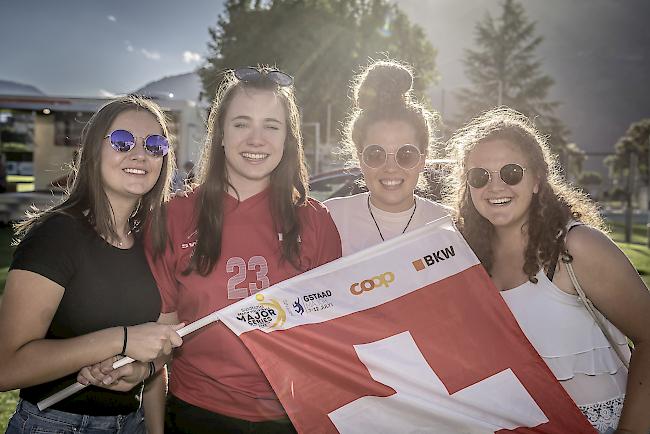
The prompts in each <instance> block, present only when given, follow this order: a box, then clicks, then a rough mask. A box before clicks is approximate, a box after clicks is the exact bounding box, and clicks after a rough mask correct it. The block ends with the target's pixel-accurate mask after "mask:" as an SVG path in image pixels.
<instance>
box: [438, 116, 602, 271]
mask: <svg viewBox="0 0 650 434" xmlns="http://www.w3.org/2000/svg"><path fill="white" fill-rule="evenodd" d="M499 139H500V140H505V141H508V142H509V143H512V144H513V145H515V146H517V147H518V148H519V150H520V151H521V152H522V154H523V155H524V156H525V157H526V159H527V170H529V171H530V173H531V175H532V176H535V177H536V179H538V182H539V192H538V193H537V194H534V195H533V199H532V202H531V204H530V208H529V213H528V222H527V223H525V225H524V227H523V228H522V230H524V231H525V232H526V234H527V236H528V241H527V245H526V249H525V253H524V256H525V258H524V259H525V260H524V266H523V271H524V273H525V274H526V275H527V276H528V279H529V280H530V281H531V282H533V283H536V279H535V275H536V274H537V273H538V272H539V270H540V267H544V268H547V267H548V266H549V265H550V264H551V262H553V261H555V260H556V259H557V258H558V255H559V254H560V252H561V250H562V249H563V245H562V243H561V242H558V240H563V239H564V237H565V235H566V231H567V223H568V222H569V220H570V219H580V221H581V222H583V223H585V224H588V225H590V226H592V227H595V228H597V229H600V230H602V229H603V227H604V225H603V220H602V218H601V217H600V215H599V213H598V210H597V208H596V206H595V205H594V203H593V202H592V201H590V200H589V199H588V198H587V196H585V194H584V193H582V192H581V191H579V190H576V189H575V188H573V187H571V186H570V185H568V183H567V182H566V180H565V179H564V178H563V177H562V175H561V171H560V166H559V163H558V161H557V159H556V158H555V156H554V155H553V154H551V152H550V149H549V147H548V144H547V143H546V140H545V138H544V137H543V136H542V135H541V134H540V132H539V131H538V130H537V129H536V128H535V126H534V125H533V123H532V122H531V121H530V120H529V119H528V118H527V117H526V116H524V115H523V114H521V113H519V112H517V111H515V110H512V109H510V108H507V107H500V108H496V109H493V110H490V111H487V112H485V113H483V114H482V115H481V116H479V117H477V118H475V119H474V120H472V121H471V122H470V123H469V124H468V125H466V126H465V127H463V128H461V129H460V130H458V131H457V132H456V133H455V134H454V135H453V137H452V138H451V139H450V140H449V142H448V144H447V150H448V153H449V156H450V157H452V158H453V159H454V160H455V162H456V166H455V168H454V171H453V172H452V173H451V174H450V175H449V176H448V177H447V178H446V179H445V182H444V183H443V188H444V193H445V194H444V196H445V200H446V202H447V204H448V205H450V206H451V207H452V208H453V209H454V210H455V212H456V220H457V224H458V228H459V230H460V231H461V233H462V234H463V236H464V237H465V239H466V240H467V242H468V243H469V245H470V247H471V248H472V250H474V252H475V253H476V256H478V258H479V260H480V261H481V263H482V264H483V265H484V266H485V268H486V269H487V270H488V271H490V269H491V267H492V261H493V252H492V242H493V239H494V227H493V226H492V224H491V223H490V222H489V221H488V220H487V219H486V218H484V217H483V216H481V215H480V214H479V212H478V211H477V210H476V208H475V206H474V203H473V202H472V198H471V195H470V192H469V187H468V186H467V182H466V178H465V174H466V172H467V160H468V158H469V153H470V152H471V151H472V150H473V149H474V147H475V146H476V145H478V144H479V143H485V142H489V141H493V140H499ZM527 173H528V172H527Z"/></svg>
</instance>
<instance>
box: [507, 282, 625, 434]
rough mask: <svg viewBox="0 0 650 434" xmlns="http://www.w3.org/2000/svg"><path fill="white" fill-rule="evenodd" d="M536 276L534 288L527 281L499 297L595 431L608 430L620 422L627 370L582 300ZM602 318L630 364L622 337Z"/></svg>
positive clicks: (532, 284)
mask: <svg viewBox="0 0 650 434" xmlns="http://www.w3.org/2000/svg"><path fill="white" fill-rule="evenodd" d="M536 277H537V280H538V283H537V284H534V283H532V282H526V283H524V284H522V285H520V286H518V287H516V288H513V289H509V290H505V291H501V296H502V297H503V299H504V300H505V302H506V303H507V304H508V307H510V310H511V311H512V313H513V314H514V316H515V318H516V319H517V322H518V323H519V326H520V327H521V329H522V330H523V332H524V334H525V335H526V337H527V338H528V340H529V341H530V343H531V344H532V345H533V346H534V347H535V349H536V350H537V352H538V353H539V355H540V356H542V358H543V359H544V361H545V362H546V364H547V365H548V367H549V368H550V369H551V371H552V372H553V374H554V375H555V378H557V379H558V380H559V381H560V384H562V386H564V389H565V390H566V391H567V392H568V394H569V396H571V398H572V399H573V401H574V402H575V403H576V404H577V405H578V407H580V409H581V410H582V411H583V413H584V414H585V416H587V418H588V419H589V420H590V422H591V423H592V425H594V427H596V428H597V429H598V430H599V431H600V432H607V429H611V428H612V427H614V428H615V427H616V425H617V424H618V418H619V417H620V413H621V408H622V406H623V398H624V397H625V384H626V381H627V369H626V368H625V366H624V365H623V363H622V362H621V361H620V360H619V358H618V356H617V355H616V352H615V351H614V350H613V349H612V348H611V346H610V344H609V342H608V341H607V338H606V337H605V335H604V334H603V332H602V331H601V330H600V328H599V327H598V324H596V322H595V321H594V319H593V318H592V317H591V315H590V314H589V312H588V311H587V309H586V308H585V307H584V305H583V304H582V302H581V301H580V299H579V298H578V297H577V296H575V295H571V294H567V293H566V292H564V291H562V290H561V289H560V288H558V287H557V286H556V285H555V284H553V282H551V281H550V280H549V279H548V277H546V275H545V274H544V273H543V271H540V272H539V273H537V276H536ZM601 317H602V315H601ZM602 318H603V320H604V321H603V322H604V324H605V325H606V327H607V328H608V329H609V331H610V333H611V335H612V336H613V338H614V341H615V342H616V343H617V345H618V346H619V348H620V349H621V351H622V353H623V355H624V356H625V357H626V358H627V360H629V358H630V349H629V347H628V345H627V339H626V337H625V335H623V333H621V332H620V331H619V330H618V329H617V328H616V327H615V326H614V325H613V324H612V323H610V322H609V321H608V320H607V319H606V318H604V317H602Z"/></svg>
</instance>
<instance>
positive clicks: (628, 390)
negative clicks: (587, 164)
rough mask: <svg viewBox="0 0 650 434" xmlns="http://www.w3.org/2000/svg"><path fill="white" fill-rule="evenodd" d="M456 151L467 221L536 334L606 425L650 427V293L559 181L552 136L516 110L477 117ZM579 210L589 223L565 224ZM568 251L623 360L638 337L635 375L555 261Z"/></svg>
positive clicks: (456, 192) (456, 184)
mask: <svg viewBox="0 0 650 434" xmlns="http://www.w3.org/2000/svg"><path fill="white" fill-rule="evenodd" d="M449 150H450V152H452V153H453V155H454V157H455V159H456V161H457V163H458V167H457V172H456V173H455V174H454V175H452V177H450V179H449V180H448V182H449V183H450V184H449V185H448V188H449V189H450V193H451V194H450V195H449V196H448V199H449V200H450V203H451V204H452V205H453V206H454V208H455V209H456V210H457V212H458V226H459V229H460V230H461V232H462V233H463V235H464V236H465V238H466V239H467V241H468V243H469V244H470V246H471V247H472V249H473V250H474V251H475V253H476V254H477V256H478V257H479V259H480V260H481V262H482V263H483V265H484V266H485V267H486V269H487V270H488V272H489V273H490V275H491V277H492V279H493V281H494V283H495V284H496V286H497V288H498V289H499V290H501V294H502V296H503V298H504V300H505V301H506V303H507V304H508V306H509V307H510V309H511V311H512V312H513V314H514V316H515V317H516V318H517V321H518V322H519V325H520V326H521V328H522V330H523V331H524V333H525V334H526V336H527V337H528V339H529V340H530V342H531V343H532V344H533V346H534V347H535V348H536V349H537V351H538V353H539V354H540V355H541V356H542V357H543V359H544V360H545V361H546V363H547V364H548V366H549V368H550V369H551V371H552V372H553V373H554V374H555V376H556V378H557V379H558V381H560V383H561V384H562V385H563V386H564V388H565V390H566V391H567V393H568V394H569V395H570V396H571V397H572V398H573V400H574V402H575V403H576V405H577V406H578V407H579V408H580V409H581V410H582V412H583V414H584V415H585V417H587V418H588V419H589V421H590V422H591V424H592V425H593V426H594V427H595V428H596V429H597V430H598V431H599V432H601V433H612V432H617V433H628V432H629V433H648V432H649V431H650V348H648V346H649V345H650V315H649V314H648V312H650V293H649V292H648V288H647V287H646V286H645V285H644V283H643V281H642V280H641V279H640V278H639V275H638V274H637V272H636V271H635V269H634V267H633V266H632V264H631V263H630V262H629V260H628V259H627V258H626V257H625V255H624V254H623V253H622V252H621V251H620V250H619V249H618V247H617V246H616V245H615V244H614V243H613V242H612V241H611V240H610V239H609V238H608V237H607V235H605V234H604V233H603V232H601V230H600V229H601V228H602V226H603V222H602V220H601V218H600V216H599V215H598V212H597V210H596V208H595V206H594V205H593V204H592V203H591V202H590V201H589V200H588V199H587V198H586V197H585V196H584V195H583V194H582V193H579V192H577V191H575V190H573V189H572V188H571V187H570V186H568V185H567V184H566V182H565V181H564V180H562V179H561V178H560V176H559V173H558V167H557V166H556V164H555V161H554V159H553V157H552V156H551V154H550V151H549V148H548V146H547V144H546V142H545V140H544V139H543V137H542V136H541V135H540V133H539V132H538V131H537V130H536V129H535V127H534V126H533V125H532V123H531V122H530V121H529V120H528V119H527V118H526V117H524V116H523V115H521V114H519V113H517V112H515V111H513V110H510V109H507V108H500V109H494V110H492V111H489V112H487V113H485V114H483V115H482V116H480V117H479V118H476V119H475V120H473V121H472V122H471V123H470V124H468V125H467V126H466V127H464V128H462V129H461V130H459V131H458V132H457V133H456V134H455V135H454V137H453V138H452V139H451V140H450V142H449ZM573 219H578V220H580V221H581V222H582V223H584V224H583V225H580V226H577V227H575V228H572V230H570V231H568V229H569V228H570V226H571V225H572V223H571V222H572V220H573ZM565 250H567V251H568V252H569V254H570V255H571V256H572V257H573V261H572V263H573V267H574V270H575V273H576V275H577V277H578V280H579V282H580V284H581V286H582V288H583V289H584V291H585V293H586V295H587V297H588V298H590V299H591V300H592V301H593V303H594V305H595V306H596V308H597V309H598V310H599V312H600V313H602V316H603V318H604V320H605V325H606V327H607V328H608V329H609V330H610V331H611V332H612V333H611V334H612V335H613V337H614V339H615V341H616V342H615V344H616V345H617V346H618V347H619V348H620V349H622V350H623V357H624V359H628V360H629V358H630V351H629V348H628V346H627V340H626V338H625V336H628V337H629V338H630V340H631V341H632V342H633V343H634V346H635V351H634V354H633V355H632V357H631V360H630V371H629V372H628V371H627V369H626V368H625V366H624V364H623V362H622V361H621V360H620V359H619V358H618V356H617V354H616V352H615V351H614V349H613V348H612V347H611V345H610V343H609V342H608V340H607V339H606V338H605V336H604V334H603V332H602V331H601V329H600V328H599V327H598V326H597V324H596V322H595V321H594V320H593V318H592V317H591V316H590V314H589V313H588V311H587V310H586V309H585V307H584V305H583V304H582V302H581V301H580V300H579V299H578V297H577V296H576V291H575V288H574V287H573V285H572V283H571V280H570V278H569V275H568V273H567V271H566V267H565V265H564V263H563V262H562V261H558V260H557V259H558V257H559V255H560V254H561V253H562V252H564V251H565ZM626 361H627V360H626Z"/></svg>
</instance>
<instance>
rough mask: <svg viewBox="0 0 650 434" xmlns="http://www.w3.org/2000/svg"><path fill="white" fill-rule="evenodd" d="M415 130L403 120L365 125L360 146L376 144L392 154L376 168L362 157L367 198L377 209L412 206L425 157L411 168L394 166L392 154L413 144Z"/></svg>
mask: <svg viewBox="0 0 650 434" xmlns="http://www.w3.org/2000/svg"><path fill="white" fill-rule="evenodd" d="M417 141H418V139H417V135H416V133H415V129H414V128H413V127H412V126H411V125H410V124H408V123H406V122H404V121H379V122H375V123H374V124H372V125H370V126H369V127H368V131H367V132H366V137H365V141H364V144H363V147H364V148H365V147H366V146H368V145H372V144H374V145H379V146H381V147H382V148H384V150H385V151H386V152H387V153H389V154H392V155H388V156H387V159H386V164H384V165H383V166H381V167H378V168H376V169H373V168H371V167H368V166H367V165H366V164H364V162H363V159H362V158H361V156H359V159H360V160H361V171H362V172H363V177H364V179H365V181H366V186H367V187H368V190H369V191H370V200H371V202H372V204H373V205H375V206H376V207H377V208H379V209H382V210H384V211H388V212H401V211H405V210H407V209H409V208H410V207H412V206H413V200H414V199H413V191H414V190H415V186H416V185H417V183H418V178H419V176H420V172H421V171H422V170H423V168H424V162H425V157H424V156H422V157H421V158H420V162H419V163H418V164H417V165H416V166H415V167H414V168H412V169H409V170H405V169H402V168H401V167H400V166H398V165H397V162H396V160H395V155H394V154H395V153H396V152H397V150H398V149H399V148H400V147H401V146H403V145H405V144H411V145H416V146H417V147H418V148H419V149H420V150H421V149H422V146H421V145H422V144H421V143H417Z"/></svg>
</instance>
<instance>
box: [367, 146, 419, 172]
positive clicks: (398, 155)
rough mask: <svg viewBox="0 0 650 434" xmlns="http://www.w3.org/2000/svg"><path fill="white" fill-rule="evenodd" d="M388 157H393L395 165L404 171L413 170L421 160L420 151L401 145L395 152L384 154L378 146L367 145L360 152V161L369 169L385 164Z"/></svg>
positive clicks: (415, 147)
mask: <svg viewBox="0 0 650 434" xmlns="http://www.w3.org/2000/svg"><path fill="white" fill-rule="evenodd" d="M389 155H393V156H394V157H395V162H396V163H397V165H398V166H399V167H401V168H402V169H404V170H410V169H413V168H414V167H415V166H417V165H418V163H419V162H420V158H422V153H420V149H419V148H418V147H417V146H415V145H410V144H406V145H402V146H400V147H399V149H398V150H397V152H386V150H385V149H384V148H383V147H381V146H379V145H368V146H366V147H365V148H363V151H362V152H361V161H363V164H365V165H366V166H368V167H370V168H371V169H378V168H380V167H381V166H383V165H384V164H386V161H388V156H389Z"/></svg>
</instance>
